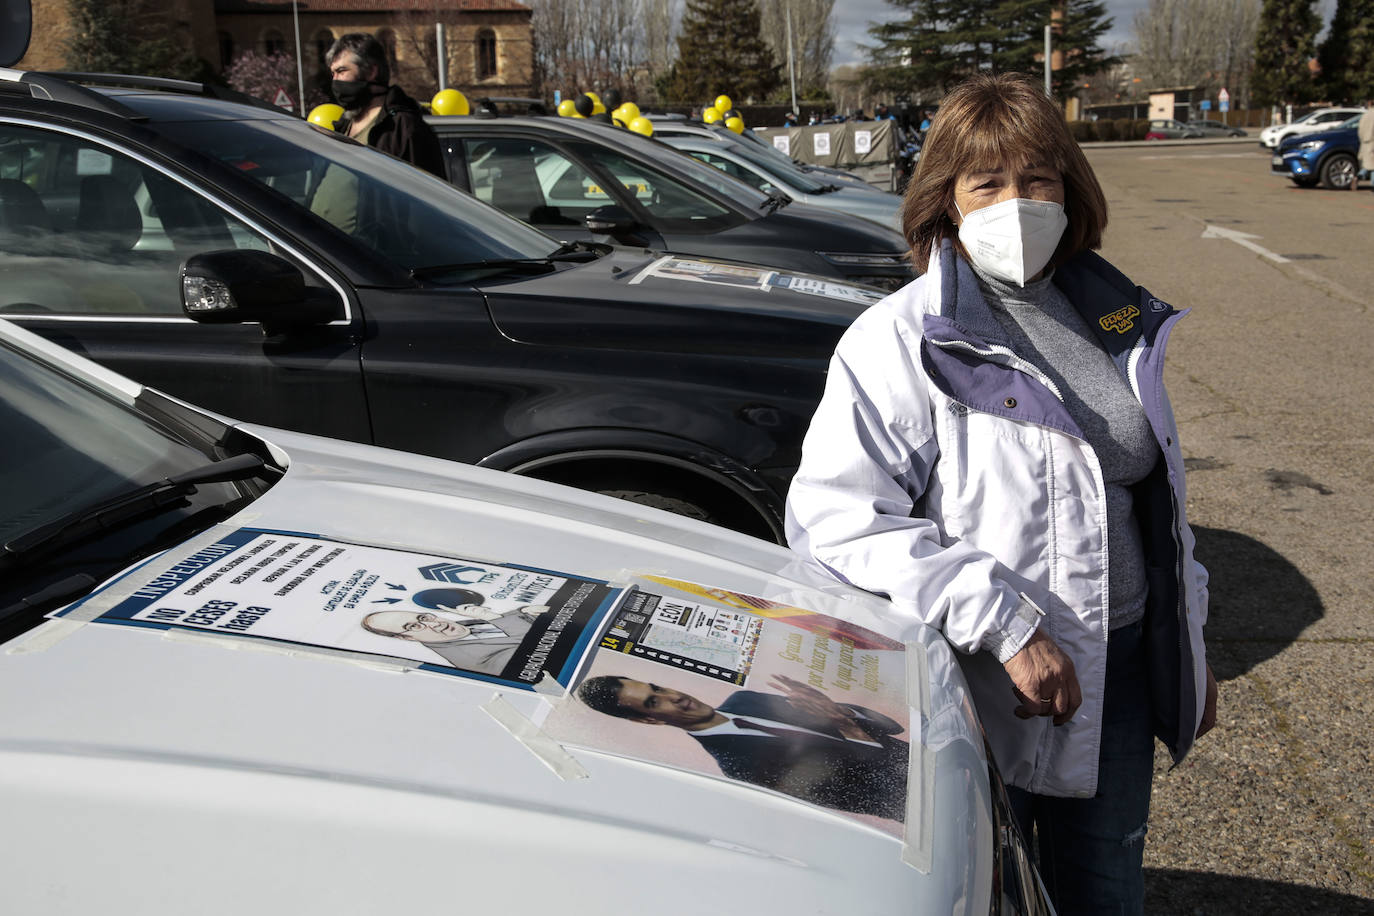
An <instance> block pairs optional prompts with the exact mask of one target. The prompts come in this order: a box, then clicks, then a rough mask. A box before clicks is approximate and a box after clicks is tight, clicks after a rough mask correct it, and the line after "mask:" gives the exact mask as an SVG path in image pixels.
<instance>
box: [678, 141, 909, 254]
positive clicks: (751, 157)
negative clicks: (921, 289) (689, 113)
mask: <svg viewBox="0 0 1374 916" xmlns="http://www.w3.org/2000/svg"><path fill="white" fill-rule="evenodd" d="M659 139H661V140H662V141H663V142H664V143H666V144H668V145H669V146H671V147H674V148H675V149H678V150H680V151H682V152H684V153H686V154H687V155H689V156H691V157H693V158H694V159H700V160H701V161H702V162H705V163H706V164H707V165H711V166H715V167H716V168H718V169H720V170H721V171H723V172H725V173H726V174H727V175H730V176H732V177H734V178H738V179H739V180H740V181H743V182H744V183H745V184H748V185H751V186H753V187H755V188H757V189H758V190H760V191H762V192H764V193H765V194H772V193H777V192H779V191H780V192H782V193H783V194H786V195H787V196H788V197H790V198H792V199H793V200H799V201H801V202H802V203H806V204H810V205H812V206H813V207H822V208H824V209H827V210H838V211H840V212H841V213H848V214H849V215H851V216H858V217H861V218H863V219H866V220H868V221H870V222H874V223H878V224H879V225H882V226H886V227H888V228H889V229H895V230H896V231H897V232H901V231H902V198H901V196H900V195H897V194H891V193H884V192H881V191H879V192H877V193H875V192H874V191H873V190H863V189H859V188H853V187H850V186H849V185H847V184H837V183H835V182H828V181H825V180H824V176H821V175H817V174H815V173H808V172H803V171H802V170H801V169H799V168H797V167H796V166H794V165H791V164H789V163H787V162H783V161H782V160H781V159H779V158H777V157H773V156H769V155H768V154H766V153H763V152H754V151H753V150H750V149H746V148H744V147H743V146H739V145H734V144H723V143H715V142H713V141H711V140H708V139H705V138H702V137H690V136H684V135H676V136H673V135H668V136H663V137H660V138H659Z"/></svg>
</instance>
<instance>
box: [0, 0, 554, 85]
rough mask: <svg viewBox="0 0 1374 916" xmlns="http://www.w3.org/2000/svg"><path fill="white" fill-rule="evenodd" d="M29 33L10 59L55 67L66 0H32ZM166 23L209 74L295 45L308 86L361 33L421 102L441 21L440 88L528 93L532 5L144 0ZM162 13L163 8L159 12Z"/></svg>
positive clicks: (439, 0)
mask: <svg viewBox="0 0 1374 916" xmlns="http://www.w3.org/2000/svg"><path fill="white" fill-rule="evenodd" d="M32 3H33V18H34V29H33V40H32V41H31V42H30V45H29V50H28V53H27V54H25V55H24V57H23V59H22V60H20V61H19V63H18V64H17V66H18V67H19V68H20V69H25V70H60V69H63V68H64V67H65V66H66V63H65V48H64V43H65V41H66V40H67V37H68V35H69V33H70V23H69V19H68V15H67V0H32ZM148 5H149V6H150V7H153V8H160V9H158V13H157V14H158V15H159V16H165V20H166V28H167V29H168V31H169V32H170V33H171V34H173V35H174V36H176V38H177V40H179V41H184V42H186V43H187V44H189V45H190V46H191V47H192V48H193V50H194V52H195V55H196V56H197V57H199V58H202V59H203V60H205V61H206V62H208V63H209V65H210V67H211V69H212V70H214V71H215V72H223V70H224V67H225V65H227V64H228V63H229V61H231V60H233V58H234V57H235V56H236V55H237V54H240V53H242V52H244V51H247V50H252V51H256V52H259V53H270V52H273V51H285V52H287V53H291V54H294V53H295V50H296V22H297V21H299V24H300V42H301V54H302V59H303V61H304V63H305V68H304V69H305V75H306V82H307V84H308V85H312V86H315V87H320V86H325V85H327V83H328V76H327V74H326V72H325V69H324V63H323V59H322V58H323V53H324V50H325V49H326V48H328V47H329V45H330V44H331V43H332V42H333V41H334V39H335V38H337V37H338V36H340V35H343V34H345V33H347V32H371V33H373V34H374V35H376V36H377V37H378V38H379V39H381V41H382V42H383V44H385V45H386V46H387V49H388V52H389V53H390V55H391V59H392V79H393V81H395V82H399V83H400V84H401V85H402V86H403V87H404V88H405V89H406V91H407V92H409V93H410V94H411V95H413V96H414V97H415V98H417V99H420V100H422V101H423V100H426V99H428V98H429V97H430V96H431V95H433V94H434V92H435V91H436V90H437V89H438V84H439V73H438V69H439V60H438V51H437V48H438V39H437V31H436V28H435V26H436V24H440V25H442V26H443V32H444V45H445V50H446V52H447V54H446V57H447V71H446V82H447V85H449V86H452V87H454V88H456V89H460V90H462V91H463V92H464V93H465V94H466V95H468V96H469V97H471V98H480V97H482V96H503V95H505V96H529V95H532V94H533V92H534V47H533V43H532V41H531V23H530V20H531V17H532V15H533V12H532V11H531V9H530V8H529V7H528V6H525V5H524V4H522V3H519V2H517V0H390V2H388V0H297V3H296V4H295V9H294V11H293V8H292V7H293V4H292V2H291V0H149V4H148ZM164 11H165V12H164Z"/></svg>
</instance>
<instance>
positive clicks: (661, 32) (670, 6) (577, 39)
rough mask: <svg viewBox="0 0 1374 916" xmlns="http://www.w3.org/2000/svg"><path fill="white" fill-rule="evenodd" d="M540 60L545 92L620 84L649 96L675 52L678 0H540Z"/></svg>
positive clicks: (633, 94) (630, 93)
mask: <svg viewBox="0 0 1374 916" xmlns="http://www.w3.org/2000/svg"><path fill="white" fill-rule="evenodd" d="M531 6H532V7H533V9H534V41H535V66H536V69H537V71H538V74H539V81H540V83H541V84H542V86H543V91H544V92H545V93H551V92H552V91H553V90H555V89H556V90H560V91H561V92H562V93H563V95H564V96H565V97H568V96H572V95H573V94H575V93H579V92H585V91H587V90H589V89H590V90H592V91H594V92H603V91H605V90H608V89H616V90H618V91H619V92H620V93H621V94H622V95H623V96H625V97H626V98H637V99H640V100H646V101H647V100H649V98H650V96H651V95H652V87H653V82H654V79H655V78H656V77H657V76H658V75H659V74H661V73H663V72H664V71H666V70H667V68H668V66H669V64H670V63H671V62H672V58H673V48H674V45H673V40H674V34H675V27H676V22H677V7H678V0H535V2H532V3H531Z"/></svg>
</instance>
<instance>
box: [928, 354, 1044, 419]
mask: <svg viewBox="0 0 1374 916" xmlns="http://www.w3.org/2000/svg"><path fill="white" fill-rule="evenodd" d="M931 343H932V344H934V345H935V346H937V347H939V348H940V349H942V350H965V351H967V352H969V353H977V354H978V355H979V356H987V357H1001V358H1000V359H992V360H991V361H992V362H995V363H1000V364H1002V365H1004V366H1010V367H1011V368H1013V369H1016V370H1018V371H1020V372H1024V373H1025V374H1026V375H1029V376H1030V377H1031V378H1033V379H1035V380H1036V381H1038V382H1039V383H1040V384H1042V385H1044V386H1045V387H1046V388H1048V389H1049V390H1050V393H1051V394H1053V395H1054V396H1055V397H1056V398H1057V399H1058V400H1059V403H1061V404H1062V403H1064V395H1063V393H1062V392H1060V390H1059V386H1058V385H1056V384H1055V383H1054V382H1053V381H1051V380H1050V377H1049V376H1047V375H1046V374H1045V373H1043V372H1041V371H1040V370H1039V369H1037V368H1035V366H1033V365H1031V364H1030V363H1028V362H1026V361H1025V360H1024V359H1022V358H1021V357H1019V356H1017V355H1016V354H1015V353H1014V352H1012V350H1011V348H1010V347H1003V346H1001V345H999V344H987V346H986V349H984V348H982V347H977V346H974V345H973V344H971V343H968V342H966V341H962V340H948V341H941V342H939V343H936V342H935V341H933V340H932V341H931ZM964 406H965V407H968V406H969V405H967V404H965V405H964ZM970 409H971V408H970Z"/></svg>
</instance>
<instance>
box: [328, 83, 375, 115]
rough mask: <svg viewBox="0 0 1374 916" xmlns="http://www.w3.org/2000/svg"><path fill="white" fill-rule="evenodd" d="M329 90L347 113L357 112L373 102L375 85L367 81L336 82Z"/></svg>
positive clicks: (331, 84)
mask: <svg viewBox="0 0 1374 916" xmlns="http://www.w3.org/2000/svg"><path fill="white" fill-rule="evenodd" d="M329 89H330V91H331V92H333V93H334V98H336V99H338V100H339V104H340V105H342V106H343V107H344V110H345V111H357V110H358V109H359V108H365V107H366V106H367V103H368V102H370V101H372V93H373V84H372V83H369V82H367V81H366V80H334V82H332V83H330V84H329Z"/></svg>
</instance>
